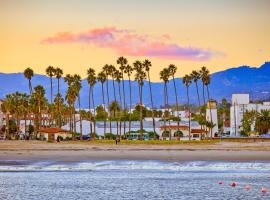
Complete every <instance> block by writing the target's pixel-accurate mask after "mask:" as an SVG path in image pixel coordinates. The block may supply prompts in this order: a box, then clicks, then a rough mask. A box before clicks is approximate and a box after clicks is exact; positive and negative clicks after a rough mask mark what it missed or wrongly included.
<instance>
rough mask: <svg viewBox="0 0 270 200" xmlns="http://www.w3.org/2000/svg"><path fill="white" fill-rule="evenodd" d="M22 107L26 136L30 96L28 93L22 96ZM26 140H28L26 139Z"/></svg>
mask: <svg viewBox="0 0 270 200" xmlns="http://www.w3.org/2000/svg"><path fill="white" fill-rule="evenodd" d="M20 107H21V109H20V110H21V111H22V115H23V118H24V130H25V134H26V117H27V114H28V111H29V96H28V95H27V94H26V93H23V94H21V102H20ZM25 139H26V138H25Z"/></svg>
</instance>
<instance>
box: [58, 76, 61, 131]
mask: <svg viewBox="0 0 270 200" xmlns="http://www.w3.org/2000/svg"><path fill="white" fill-rule="evenodd" d="M57 94H58V100H57V113H58V123H57V125H58V127H59V128H60V127H61V124H62V123H61V121H62V120H61V113H60V105H59V100H60V99H59V97H60V80H59V78H58V79H57Z"/></svg>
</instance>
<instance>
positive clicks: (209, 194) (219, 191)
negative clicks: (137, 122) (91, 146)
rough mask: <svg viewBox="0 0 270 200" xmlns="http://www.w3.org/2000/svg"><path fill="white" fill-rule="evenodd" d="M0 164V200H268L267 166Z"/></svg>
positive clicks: (269, 171)
mask: <svg viewBox="0 0 270 200" xmlns="http://www.w3.org/2000/svg"><path fill="white" fill-rule="evenodd" d="M0 163H1V165H0V199H7V200H9V199H10V200H16V199H26V200H32V199H42V200H54V199H64V200H70V199H138V200H142V199H153V200H154V199H155V200H156V199H188V200H195V199H200V200H201V199H203V200H207V199H219V200H220V199H222V200H225V199H228V200H229V199H239V200H246V199H270V191H269V192H267V193H262V192H261V188H262V187H263V186H264V187H266V188H267V189H269V190H270V163H268V162H208V161H194V162H158V161H85V162H79V163H59V162H30V163H29V162H24V161H16V162H14V161H5V162H0ZM219 181H223V184H221V185H220V184H219ZM231 182H236V183H237V186H236V187H232V186H230V184H231ZM246 185H250V186H251V189H250V190H246V189H245V186H246Z"/></svg>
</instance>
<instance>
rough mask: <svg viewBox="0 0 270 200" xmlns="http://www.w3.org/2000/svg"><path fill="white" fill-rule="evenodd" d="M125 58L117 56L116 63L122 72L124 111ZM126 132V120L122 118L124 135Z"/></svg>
mask: <svg viewBox="0 0 270 200" xmlns="http://www.w3.org/2000/svg"><path fill="white" fill-rule="evenodd" d="M127 63H128V61H127V59H126V58H124V57H119V58H118V59H117V64H118V65H120V67H119V69H120V71H121V73H122V90H123V100H124V106H123V108H124V109H123V110H124V113H125V112H126V110H127V108H126V92H125V82H124V71H125V69H126V67H127ZM125 134H126V120H124V135H125Z"/></svg>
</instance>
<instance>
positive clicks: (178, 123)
mask: <svg viewBox="0 0 270 200" xmlns="http://www.w3.org/2000/svg"><path fill="white" fill-rule="evenodd" d="M168 69H169V73H170V76H172V79H173V86H174V94H175V103H176V110H177V126H178V128H177V129H178V131H180V130H179V126H180V119H179V106H178V95H177V88H176V83H175V77H174V76H175V73H176V70H177V67H176V66H175V65H174V64H170V65H169V67H168Z"/></svg>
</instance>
